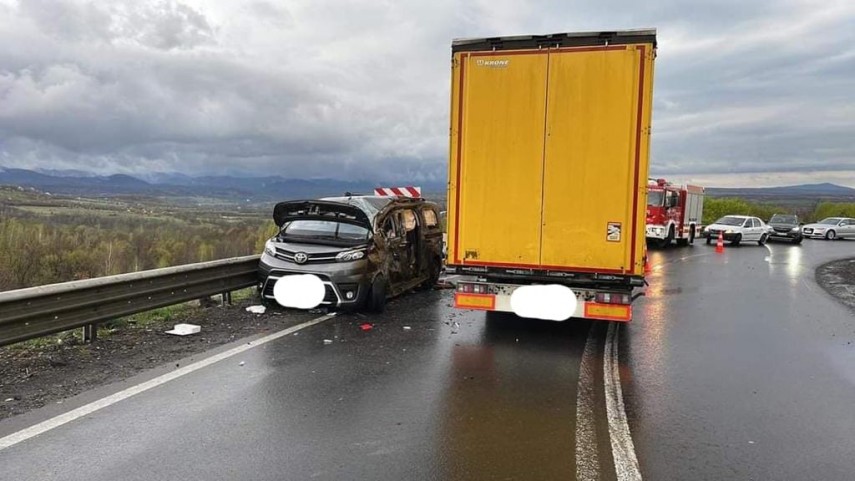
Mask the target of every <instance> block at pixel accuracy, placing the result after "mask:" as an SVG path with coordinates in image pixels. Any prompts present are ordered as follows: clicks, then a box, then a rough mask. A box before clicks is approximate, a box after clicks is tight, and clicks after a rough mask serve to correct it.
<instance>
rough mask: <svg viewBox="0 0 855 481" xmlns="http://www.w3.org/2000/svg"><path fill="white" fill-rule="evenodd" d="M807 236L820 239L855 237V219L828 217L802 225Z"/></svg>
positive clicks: (803, 232)
mask: <svg viewBox="0 0 855 481" xmlns="http://www.w3.org/2000/svg"><path fill="white" fill-rule="evenodd" d="M802 234H803V235H804V236H805V237H811V238H819V239H827V240H834V239H847V238H849V239H851V238H855V219H852V218H850V217H827V218H825V219H822V220H821V221H819V222H816V223H813V224H808V225H806V226H804V227H802Z"/></svg>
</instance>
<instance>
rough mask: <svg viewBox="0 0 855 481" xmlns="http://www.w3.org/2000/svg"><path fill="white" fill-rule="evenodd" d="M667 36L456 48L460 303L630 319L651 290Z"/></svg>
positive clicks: (453, 175) (453, 139) (454, 197)
mask: <svg viewBox="0 0 855 481" xmlns="http://www.w3.org/2000/svg"><path fill="white" fill-rule="evenodd" d="M655 56H656V31H655V30H632V31H619V32H594V33H563V34H553V35H544V36H520V37H498V38H483V39H466V40H455V41H454V42H453V43H452V88H451V129H450V133H451V135H450V162H449V184H448V259H447V265H448V271H449V272H450V273H453V274H460V275H461V276H462V277H461V278H460V280H459V281H458V282H457V289H456V292H455V305H456V306H457V307H459V308H466V309H484V310H496V311H509V312H516V313H517V314H519V315H521V316H523V317H535V318H544V319H554V320H564V319H567V318H569V317H578V318H590V319H602V320H615V321H629V320H630V319H631V318H632V309H631V302H632V299H633V298H634V289H635V288H638V287H641V286H643V285H644V266H645V256H646V251H645V207H646V188H647V178H648V152H649V146H650V118H651V106H652V94H653V63H654V58H655Z"/></svg>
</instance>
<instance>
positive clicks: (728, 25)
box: [0, 0, 855, 183]
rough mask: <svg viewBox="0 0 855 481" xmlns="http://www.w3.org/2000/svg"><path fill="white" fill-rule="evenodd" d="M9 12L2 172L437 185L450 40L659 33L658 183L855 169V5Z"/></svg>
mask: <svg viewBox="0 0 855 481" xmlns="http://www.w3.org/2000/svg"><path fill="white" fill-rule="evenodd" d="M7 2H8V0H0V105H2V106H3V108H0V165H6V166H14V167H43V168H60V169H62V168H65V169H88V170H93V171H97V172H101V173H112V172H125V173H143V172H147V171H154V170H156V171H179V172H183V173H189V174H202V173H214V174H218V173H243V174H263V173H275V174H279V175H286V176H289V177H318V176H324V177H339V178H355V177H362V178H386V179H389V178H396V179H401V180H402V181H404V180H429V179H430V180H435V179H442V178H443V177H444V176H445V171H446V167H445V162H446V156H447V150H448V149H447V133H448V86H449V81H448V76H449V72H448V59H449V44H450V40H451V39H452V38H454V37H477V36H491V35H512V34H521V33H539V32H557V31H574V30H598V29H621V28H638V27H649V26H652V27H658V28H659V33H660V35H659V39H660V45H659V56H658V59H657V71H656V90H655V108H654V141H653V146H652V154H653V170H654V171H655V172H657V173H659V174H679V175H685V176H691V175H702V174H704V175H705V174H724V175H728V174H735V173H741V172H755V173H756V172H769V173H770V174H769V175H767V176H766V177H765V178H766V179H767V180H768V181H770V182H773V181H775V180H774V179H779V178H783V177H781V176H780V175H779V176H777V177H776V176H775V175H773V174H772V173H774V172H784V173H786V172H790V173H798V172H814V173H817V172H823V171H829V172H831V171H845V170H847V169H849V170H851V169H852V168H853V164H855V140H853V136H852V133H853V132H855V101H853V96H852V93H851V92H853V91H855V85H854V84H855V81H853V79H855V48H853V47H852V46H853V45H855V29H853V28H851V26H852V25H853V23H855V7H853V6H850V4H849V2H837V1H830V2H824V3H822V4H820V5H816V4H813V3H808V2H799V1H783V2H782V1H764V0H759V1H755V2H743V1H739V2H736V1H728V0H723V1H718V2H711V3H708V4H701V3H700V2H677V1H651V2H644V3H643V4H639V3H637V2H627V1H625V0H623V1H605V2H597V3H587V2H586V3H582V2H576V3H568V2H564V1H560V2H559V1H555V2H543V3H541V4H538V5H530V4H528V3H522V2H518V1H508V0H490V1H486V0H484V1H475V2H471V3H467V4H466V5H465V6H461V5H460V3H459V2H454V1H450V0H438V1H434V2H430V3H424V2H394V3H380V2H375V1H368V0H366V1H363V2H358V1H349V2H321V1H309V0H295V1H291V2H288V3H287V4H286V3H282V2H275V1H272V0H270V1H262V0H259V1H254V2H211V1H205V2H193V1H187V2H174V1H151V2H141V1H120V2H95V1H50V2H49V1H46V0H28V1H25V2H9V3H7ZM535 7H536V8H535ZM784 177H786V176H784ZM753 178H754V179H755V181H756V182H761V183H762V182H764V180H763V179H764V177H763V176H762V175H761V176H760V177H756V176H755V177H753Z"/></svg>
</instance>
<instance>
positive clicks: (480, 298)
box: [454, 292, 496, 311]
mask: <svg viewBox="0 0 855 481" xmlns="http://www.w3.org/2000/svg"><path fill="white" fill-rule="evenodd" d="M454 307H456V308H458V309H482V310H485V311H492V310H495V309H496V296H494V295H492V294H464V293H461V292H456V293H455V294H454Z"/></svg>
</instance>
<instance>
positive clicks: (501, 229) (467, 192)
mask: <svg viewBox="0 0 855 481" xmlns="http://www.w3.org/2000/svg"><path fill="white" fill-rule="evenodd" d="M459 61H460V62H461V63H463V65H460V66H459V67H458V71H459V75H460V76H461V77H460V78H459V80H460V82H461V83H462V84H463V89H462V91H458V92H455V93H456V94H458V95H460V98H459V102H458V103H457V104H458V108H459V107H460V106H462V107H463V109H462V111H463V115H462V117H460V122H462V125H460V128H459V129H458V131H463V132H465V136H464V137H463V139H462V141H461V142H460V143H459V144H458V146H457V148H459V149H460V152H459V154H458V158H463V159H466V160H465V162H462V165H460V172H459V179H458V181H457V182H458V188H459V189H460V190H459V193H458V194H459V196H460V198H459V199H457V205H459V208H460V212H459V213H455V214H456V215H457V216H458V217H455V219H456V222H458V223H466V228H465V229H464V230H462V231H460V230H457V229H455V230H454V231H453V233H457V234H459V235H460V236H461V237H460V238H459V239H456V241H457V244H456V245H459V246H460V250H462V251H463V252H459V251H458V250H453V254H454V255H456V256H458V257H459V258H460V259H461V260H464V262H465V261H472V262H480V261H487V262H489V263H503V264H535V265H536V264H538V263H539V260H540V199H541V196H542V180H543V162H542V159H543V142H544V138H543V128H544V118H545V110H546V81H547V55H546V53H543V54H536V53H535V54H529V55H507V54H501V53H497V54H492V53H488V54H483V53H475V54H471V55H466V56H464V57H462V58H460V60H459ZM451 241H452V242H454V241H455V240H454V239H452V240H451Z"/></svg>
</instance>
